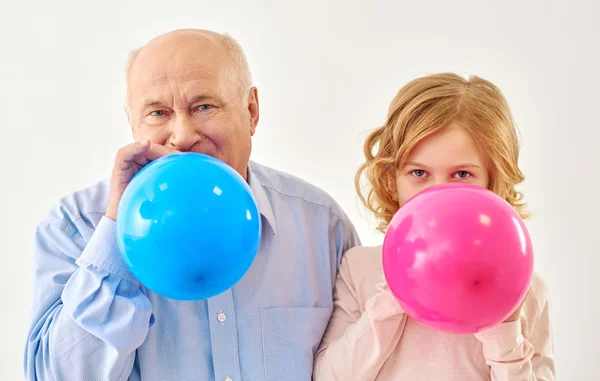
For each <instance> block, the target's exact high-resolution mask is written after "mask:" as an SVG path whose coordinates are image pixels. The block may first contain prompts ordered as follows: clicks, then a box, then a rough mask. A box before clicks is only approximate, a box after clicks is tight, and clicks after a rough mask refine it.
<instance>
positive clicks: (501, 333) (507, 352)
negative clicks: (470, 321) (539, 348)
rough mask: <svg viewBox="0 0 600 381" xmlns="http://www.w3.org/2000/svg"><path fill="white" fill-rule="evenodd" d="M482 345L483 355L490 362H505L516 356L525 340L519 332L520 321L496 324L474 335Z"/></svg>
mask: <svg viewBox="0 0 600 381" xmlns="http://www.w3.org/2000/svg"><path fill="white" fill-rule="evenodd" d="M475 337H476V338H477V340H479V341H481V343H482V344H483V355H484V356H485V358H487V359H489V360H492V361H506V360H508V359H509V358H512V357H514V356H513V355H517V353H516V352H519V351H518V349H519V348H521V346H522V345H523V341H524V340H525V338H524V337H523V334H522V332H521V321H520V320H516V321H511V322H506V323H501V324H498V325H496V326H494V327H492V328H489V329H487V330H484V331H481V332H478V333H476V334H475Z"/></svg>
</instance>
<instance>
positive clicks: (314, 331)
mask: <svg viewBox="0 0 600 381" xmlns="http://www.w3.org/2000/svg"><path fill="white" fill-rule="evenodd" d="M248 172H249V181H248V182H249V184H250V187H251V189H252V192H253V193H254V196H255V198H256V200H257V203H258V206H259V210H260V213H261V217H262V223H263V233H262V241H261V245H260V250H259V252H258V254H257V256H256V259H255V261H254V263H253V264H252V267H251V268H250V269H249V271H248V272H247V273H246V275H245V276H244V277H243V278H242V279H241V280H240V281H239V282H238V283H237V284H236V285H235V286H234V287H233V288H231V289H230V290H228V291H226V292H224V293H222V294H220V295H217V296H215V297H213V298H210V299H208V300H202V301H176V300H171V299H167V298H165V297H162V296H160V295H157V294H155V293H153V292H151V291H149V290H148V289H145V288H144V287H143V286H142V285H140V283H139V282H138V281H137V280H136V279H135V277H133V275H132V274H131V273H130V272H129V270H128V269H127V267H126V265H125V263H124V262H123V260H122V258H121V254H120V252H119V249H118V247H117V243H116V230H115V223H114V222H113V221H112V220H109V219H107V218H106V217H103V215H104V213H105V210H106V205H107V201H108V194H109V187H108V185H109V183H108V182H107V181H104V182H101V183H99V184H97V185H95V186H92V187H90V188H87V189H84V190H81V191H78V192H75V193H72V194H70V195H68V196H66V197H65V198H63V199H62V201H61V203H60V204H59V205H58V206H57V207H56V208H55V209H53V210H52V212H51V213H50V214H49V215H48V217H47V218H45V219H44V220H43V221H42V222H41V224H40V225H39V226H38V229H37V231H36V236H35V257H34V270H35V273H34V285H33V287H34V295H33V307H32V315H31V318H32V320H31V328H30V332H29V336H28V338H27V344H26V348H25V359H24V367H25V374H26V378H27V380H76V381H94V380H144V381H186V380H190V381H192V380H193V381H208V380H218V381H221V380H222V381H224V380H229V379H231V380H233V381H242V380H243V381H266V380H278V381H295V380H302V381H309V380H310V379H311V374H312V365H313V356H314V354H315V352H316V350H317V347H318V346H319V343H320V340H321V337H322V335H323V333H324V331H325V328H326V326H327V323H328V321H329V317H330V315H331V312H332V307H333V300H332V290H333V286H334V284H335V277H336V274H337V270H338V266H339V263H340V260H341V256H342V254H343V253H344V252H345V251H346V250H348V249H349V248H351V247H353V246H356V245H358V244H359V238H358V236H357V234H356V232H355V230H354V227H353V225H352V224H351V222H350V221H349V220H348V218H347V217H346V215H345V214H344V212H343V211H342V210H341V208H340V207H339V205H338V204H337V203H336V202H335V201H334V200H333V199H332V198H331V197H330V196H328V195H327V194H326V193H325V192H323V191H322V190H320V189H318V188H316V187H314V186H312V185H310V184H308V183H306V182H304V181H302V180H300V179H298V178H296V177H293V176H291V175H287V174H284V173H281V172H278V171H275V170H273V169H269V168H267V167H264V166H261V165H259V164H256V163H253V162H251V163H250V166H249V171H248Z"/></svg>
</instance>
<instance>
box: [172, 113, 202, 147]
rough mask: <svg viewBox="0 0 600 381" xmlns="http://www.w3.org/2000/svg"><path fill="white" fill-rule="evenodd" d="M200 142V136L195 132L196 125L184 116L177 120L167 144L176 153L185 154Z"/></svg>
mask: <svg viewBox="0 0 600 381" xmlns="http://www.w3.org/2000/svg"><path fill="white" fill-rule="evenodd" d="M200 140H202V135H201V134H200V133H199V132H198V131H197V128H196V125H195V124H194V123H193V121H192V120H191V118H190V117H186V116H184V117H178V118H177V121H176V122H175V125H174V129H173V132H172V134H171V137H170V138H169V142H168V143H169V146H171V147H173V148H175V149H177V150H178V151H182V152H185V151H188V150H189V149H190V148H192V146H193V145H194V144H196V143H198V142H200Z"/></svg>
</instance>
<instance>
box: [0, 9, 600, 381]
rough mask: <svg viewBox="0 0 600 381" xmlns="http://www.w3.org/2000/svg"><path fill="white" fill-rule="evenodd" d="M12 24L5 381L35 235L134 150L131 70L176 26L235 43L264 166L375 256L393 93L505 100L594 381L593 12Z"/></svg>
mask: <svg viewBox="0 0 600 381" xmlns="http://www.w3.org/2000/svg"><path fill="white" fill-rule="evenodd" d="M1 9H2V12H0V57H1V59H0V75H1V82H0V107H1V110H2V114H1V119H0V128H1V132H2V135H1V139H0V144H1V149H0V166H1V172H0V184H1V186H0V201H1V202H2V206H3V208H2V211H3V214H2V218H1V219H0V234H2V236H1V239H0V253H1V255H2V257H1V258H2V263H1V265H0V293H1V294H0V296H1V302H2V307H1V313H0V319H1V321H0V323H1V324H0V327H1V329H2V332H1V337H2V342H1V345H0V380H11V381H12V380H18V379H22V378H23V375H22V374H23V373H22V356H23V348H24V343H25V338H26V331H27V327H28V324H27V321H28V312H29V306H30V304H31V299H30V295H31V256H32V254H31V248H32V237H33V232H34V229H35V226H36V224H37V223H38V222H39V220H40V219H41V218H42V217H43V216H44V215H45V214H46V213H47V212H48V210H49V209H50V208H51V207H52V206H53V205H54V204H55V203H56V202H57V201H58V199H59V198H60V197H61V196H62V195H63V194H65V193H67V192H70V191H73V190H75V189H78V188H81V187H84V186H86V185H89V184H92V183H94V182H96V181H97V180H99V179H102V178H104V177H106V176H108V175H109V173H110V172H109V171H110V168H111V165H112V159H113V156H114V153H115V151H116V150H117V148H118V147H120V146H121V145H124V144H126V143H128V142H129V140H130V133H129V129H128V125H127V121H126V118H125V114H124V112H123V99H124V97H123V89H124V82H123V68H124V64H125V61H126V56H127V53H128V52H129V50H130V49H132V48H135V47H138V46H140V45H142V44H143V43H144V42H146V41H147V40H148V39H150V38H152V37H154V36H155V35H157V34H160V33H163V32H166V31H168V30H170V29H174V28H182V27H194V28H207V29H213V30H216V31H218V32H228V33H230V34H232V35H233V36H234V37H236V38H237V39H238V40H239V41H240V43H241V44H242V46H243V47H244V48H245V50H246V52H247V55H248V58H249V61H250V65H251V69H252V72H253V75H254V81H255V84H256V85H257V86H258V88H259V95H260V106H261V120H260V123H259V128H258V131H257V135H256V138H255V140H254V144H255V145H254V151H253V157H252V158H253V160H256V161H259V162H261V163H263V164H266V165H269V166H272V167H275V168H278V169H281V170H285V171H289V172H292V173H294V174H296V175H299V176H301V177H303V178H305V179H306V180H308V181H310V182H313V183H315V184H317V185H319V186H321V187H322V188H324V189H325V190H327V191H328V192H329V193H330V194H332V195H333V196H334V197H335V198H336V199H337V200H338V202H339V203H340V204H341V205H342V206H343V207H344V209H345V210H346V211H347V213H348V214H349V215H350V217H351V218H352V220H353V221H354V223H355V224H356V227H357V229H358V230H359V233H360V235H361V237H362V239H363V243H365V244H378V243H380V242H381V240H382V236H381V235H379V234H378V233H376V232H375V230H374V228H373V227H374V225H373V223H372V221H370V220H369V219H368V218H366V214H365V212H364V210H363V209H362V208H361V207H359V204H358V202H357V198H356V196H355V192H354V187H353V176H354V172H355V170H356V167H357V166H358V165H359V163H360V162H361V160H362V154H361V152H362V141H363V139H364V137H365V133H366V131H368V130H369V129H371V128H374V127H376V126H378V125H380V124H382V123H383V121H384V120H385V116H386V112H387V108H388V105H389V102H390V101H391V99H392V97H393V96H394V95H395V93H396V91H397V90H398V89H399V88H400V87H401V86H402V85H403V84H404V83H406V82H407V81H409V80H411V79H413V78H415V77H416V76H420V75H423V74H427V73H434V72H440V71H455V72H457V73H459V74H463V75H468V74H477V75H479V76H482V77H484V78H487V79H489V80H491V81H492V82H494V83H495V84H496V85H498V86H499V87H500V88H501V89H502V90H503V91H504V93H505V95H506V97H507V98H508V100H509V103H510V105H511V107H512V110H513V113H514V116H515V119H516V121H517V123H518V125H519V128H520V131H521V135H522V143H523V149H522V156H521V165H522V169H523V171H524V172H525V175H526V177H527V181H526V183H525V184H524V186H523V188H522V189H523V190H524V191H525V194H526V198H527V199H528V200H529V202H530V206H531V208H532V210H533V212H534V213H535V216H534V218H533V220H532V221H531V222H530V223H529V227H530V232H531V234H532V236H533V239H534V245H535V249H536V255H537V257H536V265H537V271H539V272H540V273H541V274H542V276H543V277H544V278H545V279H546V281H547V283H548V284H549V287H550V291H551V297H552V318H553V322H552V323H553V328H554V332H555V333H554V335H555V339H556V344H555V348H556V364H557V370H558V378H559V379H561V380H568V381H571V380H574V381H586V380H600V370H599V367H598V349H597V345H596V342H598V341H599V340H600V325H599V323H598V322H599V317H600V302H599V301H600V297H599V292H600V273H599V269H600V249H599V247H600V239H599V237H600V231H599V228H600V226H599V225H600V224H599V220H598V216H600V207H599V202H598V180H597V179H598V176H599V171H598V168H599V166H600V147H599V141H600V132H599V127H600V126H599V123H598V110H599V108H600V105H599V103H600V102H599V101H600V96H599V95H598V89H599V88H600V75H599V74H598V68H600V59H599V46H600V38H599V36H600V27H599V26H598V25H599V24H598V23H597V18H598V15H599V14H600V12H599V6H598V3H597V2H594V1H593V0H587V1H586V0H571V1H569V2H567V1H562V2H559V1H539V0H537V1H513V0H510V1H480V0H478V1H475V0H473V1H468V0H455V1H444V0H434V1H423V2H421V1H413V2H402V1H389V2H383V1H362V2H359V1H352V0H335V1H323V0H321V1H317V0H305V1H298V2H287V1H266V0H262V1H252V2H251V1H244V0H238V1H200V0H194V1H172V2H167V1H148V0H146V1H122V2H121V1H120V2H117V1H112V2H110V1H97V2H90V1H75V0H69V1H62V2H61V1H59V2H57V1H43V2H42V1H39V2H37V3H31V2H26V1H23V2H20V1H19V2H17V1H16V0H12V1H4V0H3V1H2V8H1ZM594 353H596V354H595V355H594Z"/></svg>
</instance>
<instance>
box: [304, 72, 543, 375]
mask: <svg viewBox="0 0 600 381" xmlns="http://www.w3.org/2000/svg"><path fill="white" fill-rule="evenodd" d="M364 153H365V156H366V162H365V163H364V164H363V165H362V166H361V167H360V169H359V171H358V173H357V175H356V188H357V191H358V193H359V196H360V198H361V200H362V201H363V203H364V204H365V205H366V206H367V207H368V208H369V209H370V210H371V211H372V212H373V213H374V214H375V216H376V217H377V219H378V221H379V227H378V230H380V231H382V232H385V229H386V228H387V226H388V224H389V223H390V220H391V219H392V217H393V216H394V214H395V213H396V212H397V211H398V208H400V207H401V206H402V205H403V204H404V203H405V202H406V201H407V200H408V199H409V198H410V197H412V196H413V195H415V194H416V193H418V192H419V191H421V190H423V189H425V188H427V187H429V186H432V185H436V184H441V183H445V182H449V181H454V182H465V183H471V184H476V185H479V186H483V187H487V188H488V189H491V190H492V191H494V192H495V193H497V194H498V195H500V196H502V197H503V198H504V199H506V200H507V201H508V202H509V203H510V204H511V205H512V206H513V207H514V208H515V209H516V210H517V211H518V212H519V214H520V215H521V216H522V217H523V218H526V217H527V213H526V210H525V204H524V202H523V201H522V199H521V194H520V193H519V192H517V191H516V190H515V186H516V185H517V184H519V183H520V182H522V181H523V179H524V177H523V175H522V173H521V171H520V170H519V168H518V163H517V162H518V156H519V148H518V142H517V136H516V129H515V126H514V123H513V120H512V117H511V114H510V111H509V108H508V105H507V103H506V100H505V99H504V97H503V95H502V93H501V92H500V90H498V88H496V86H494V85H493V84H492V83H490V82H488V81H486V80H484V79H481V78H477V77H472V78H470V79H469V80H465V79H463V78H461V77H460V76H458V75H455V74H438V75H432V76H427V77H423V78H419V79H416V80H413V81H412V82H410V83H408V84H407V85H406V86H405V87H403V88H402V89H401V90H400V91H399V92H398V94H397V95H396V97H395V98H394V100H393V101H392V104H391V106H390V109H389V114H388V118H387V122H386V124H385V125H384V126H382V127H379V128H377V129H376V130H374V131H373V132H372V133H371V134H370V135H369V136H368V138H367V140H366V143H365V147H364ZM363 175H364V176H365V177H366V179H367V180H368V181H367V184H366V185H367V186H361V178H362V177H363ZM314 380H315V381H333V380H340V381H342V380H343V381H350V380H360V381H366V380H376V381H384V380H394V381H405V380H406V381H427V380H432V381H433V380H435V381H440V380H444V381H454V380H456V381H471V380H472V381H476V380H477V381H479V380H494V381H525V380H538V381H540V380H545V381H549V380H554V360H553V343H552V334H551V330H550V314H549V311H548V290H547V287H546V285H545V283H544V282H543V280H542V279H541V278H540V277H539V276H538V275H537V274H535V275H534V277H533V279H532V282H531V285H530V289H529V293H528V295H527V297H526V298H525V300H524V301H523V303H522V304H521V306H520V307H519V308H518V309H517V310H516V311H514V313H513V314H512V315H511V316H510V317H509V318H508V319H506V321H504V322H503V323H501V324H498V325H497V326H495V327H492V328H490V329H488V330H485V331H483V332H479V333H477V334H474V335H453V334H447V333H442V332H439V331H436V330H433V329H430V328H427V327H425V326H423V325H421V324H419V323H418V322H416V321H414V320H412V319H411V318H410V317H409V316H408V315H407V314H406V313H405V312H404V311H403V310H402V308H401V307H400V305H399V304H398V302H397V301H396V300H395V298H394V296H393V295H392V294H391V292H390V290H389V288H388V286H387V284H386V283H385V278H384V275H383V268H382V259H381V246H379V247H357V248H354V249H351V250H349V251H348V252H347V253H346V254H345V255H344V256H343V259H342V263H341V267H340V272H339V275H338V278H337V281H336V288H335V293H334V310H333V314H332V317H331V321H330V323H329V326H328V328H327V331H326V332H325V336H324V338H323V341H322V343H321V347H320V348H319V350H318V352H317V354H316V357H315V364H314Z"/></svg>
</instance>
